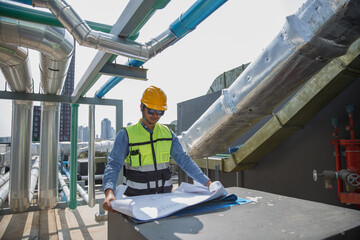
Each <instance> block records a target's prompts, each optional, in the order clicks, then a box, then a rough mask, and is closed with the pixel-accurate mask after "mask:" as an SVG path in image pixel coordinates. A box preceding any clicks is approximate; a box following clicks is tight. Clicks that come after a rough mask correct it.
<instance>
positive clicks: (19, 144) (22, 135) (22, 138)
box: [0, 25, 32, 212]
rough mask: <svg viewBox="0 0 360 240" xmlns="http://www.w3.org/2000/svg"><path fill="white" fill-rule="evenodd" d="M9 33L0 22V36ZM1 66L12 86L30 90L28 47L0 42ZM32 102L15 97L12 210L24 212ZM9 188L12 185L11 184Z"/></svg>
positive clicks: (11, 172) (27, 193)
mask: <svg viewBox="0 0 360 240" xmlns="http://www.w3.org/2000/svg"><path fill="white" fill-rule="evenodd" d="M4 34H6V32H5V30H4V26H3V25H0V36H2V35H4ZM0 68H1V71H2V72H3V74H4V76H5V79H6V81H7V82H8V84H9V86H10V89H11V90H12V91H14V92H30V91H31V87H32V81H31V71H30V64H29V58H28V50H27V49H25V48H21V47H18V46H14V45H10V44H7V43H6V42H4V41H0ZM31 130H32V102H31V101H21V100H14V101H13V108H12V128H11V143H12V144H11V150H10V155H11V161H10V201H9V203H10V209H11V210H12V211H13V212H22V211H25V210H26V209H28V207H29V206H30V199H29V187H30V160H31V136H32V133H31ZM8 189H9V187H8Z"/></svg>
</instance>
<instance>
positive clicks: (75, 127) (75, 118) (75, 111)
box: [68, 103, 79, 210]
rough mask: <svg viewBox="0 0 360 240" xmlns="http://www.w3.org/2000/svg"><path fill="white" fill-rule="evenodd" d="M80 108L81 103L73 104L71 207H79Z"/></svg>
mask: <svg viewBox="0 0 360 240" xmlns="http://www.w3.org/2000/svg"><path fill="white" fill-rule="evenodd" d="M78 108H79V104H76V103H73V104H71V133H70V134H71V151H70V201H69V204H68V206H69V208H70V209H72V210H74V209H75V208H76V207H77V198H76V185H77V130H78Z"/></svg>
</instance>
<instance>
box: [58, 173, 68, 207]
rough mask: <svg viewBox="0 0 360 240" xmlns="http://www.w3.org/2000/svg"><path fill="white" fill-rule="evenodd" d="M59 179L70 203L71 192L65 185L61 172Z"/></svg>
mask: <svg viewBox="0 0 360 240" xmlns="http://www.w3.org/2000/svg"><path fill="white" fill-rule="evenodd" d="M58 179H59V183H60V187H61V189H62V190H63V192H64V194H65V197H66V201H67V202H69V201H70V190H69V187H68V185H67V184H66V183H65V181H64V179H63V177H62V175H61V173H60V172H58Z"/></svg>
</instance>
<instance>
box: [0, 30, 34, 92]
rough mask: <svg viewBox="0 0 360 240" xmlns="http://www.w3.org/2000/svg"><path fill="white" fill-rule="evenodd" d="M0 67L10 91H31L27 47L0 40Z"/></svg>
mask: <svg viewBox="0 0 360 240" xmlns="http://www.w3.org/2000/svg"><path fill="white" fill-rule="evenodd" d="M0 34H1V33H0ZM0 68H1V71H2V73H3V74H4V77H5V79H6V81H7V82H8V83H9V86H10V89H11V90H12V91H14V92H30V91H31V88H32V81H31V70H30V64H29V57H28V49H26V48H21V47H17V46H14V45H9V44H6V43H3V42H0Z"/></svg>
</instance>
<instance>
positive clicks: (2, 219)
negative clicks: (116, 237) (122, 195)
mask: <svg viewBox="0 0 360 240" xmlns="http://www.w3.org/2000/svg"><path fill="white" fill-rule="evenodd" d="M177 187H178V184H174V187H173V190H175V189H176V188H177ZM95 193H96V196H95V198H96V199H97V200H98V201H99V200H100V201H101V202H102V201H103V199H104V194H103V192H102V190H101V186H100V187H99V186H97V187H96V192H95ZM78 200H80V199H78ZM96 214H99V204H96V205H95V207H93V208H90V207H88V206H87V205H83V206H78V207H77V208H76V209H75V210H70V209H69V208H65V209H61V208H56V209H51V210H48V211H32V212H24V213H16V214H6V215H0V239H6V240H7V239H51V240H58V239H59V240H62V239H65V240H68V239H76V240H81V239H86V240H87V239H103V240H104V239H107V236H108V234H107V225H108V222H107V220H105V221H99V222H97V221H96V220H95V215H96ZM106 217H107V216H106Z"/></svg>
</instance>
